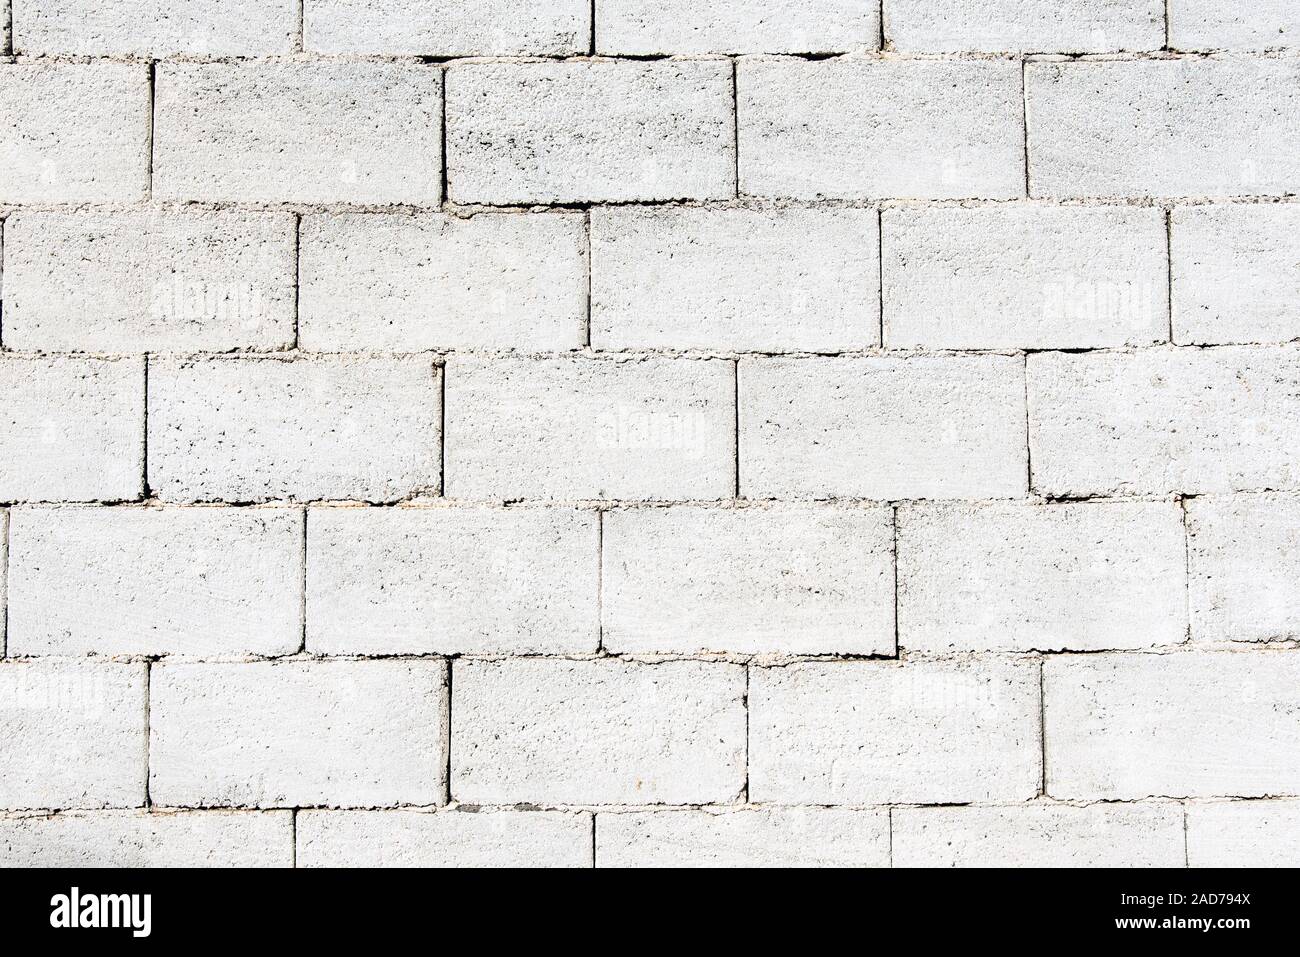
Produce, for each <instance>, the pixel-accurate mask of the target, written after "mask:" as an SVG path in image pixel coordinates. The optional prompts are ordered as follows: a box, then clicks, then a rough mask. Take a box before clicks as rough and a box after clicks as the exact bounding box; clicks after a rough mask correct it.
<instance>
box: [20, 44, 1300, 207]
mask: <svg viewBox="0 0 1300 957" xmlns="http://www.w3.org/2000/svg"><path fill="white" fill-rule="evenodd" d="M0 69H2V70H3V75H4V77H5V82H4V83H3V85H0V119H3V121H4V123H3V128H4V129H6V130H10V131H11V132H9V133H8V134H6V135H5V136H3V137H0V150H3V152H4V154H5V158H6V160H7V162H6V163H5V164H4V167H3V173H2V174H0V202H5V203H59V202H88V201H97V202H123V201H130V200H141V199H144V198H146V196H148V195H150V194H152V196H153V197H154V198H157V199H163V200H177V201H196V200H197V201H208V202H221V201H225V202H232V201H235V202H289V203H353V204H377V205H392V204H404V205H414V206H422V207H430V206H433V207H436V206H438V205H439V204H440V203H441V201H442V200H443V199H444V193H443V183H442V179H443V173H444V156H443V150H442V141H443V138H444V130H443V115H444V112H445V116H446V129H445V140H446V157H445V174H446V183H447V191H446V198H447V199H450V200H451V201H453V202H456V203H465V204H476V203H477V204H489V205H507V206H508V205H529V204H543V203H546V204H554V203H591V202H627V201H639V202H646V201H664V200H674V199H677V200H715V199H727V198H730V197H735V196H736V195H737V192H738V191H739V194H741V195H746V196H760V197H775V198H802V199H826V198H843V199H887V198H912V199H962V198H983V199H1014V198H1017V197H1021V196H1025V195H1026V194H1028V195H1030V196H1034V197H1056V198H1072V197H1101V196H1105V197H1131V198H1142V197H1168V198H1178V197H1201V196H1210V197H1228V196H1281V195H1288V194H1294V193H1295V191H1296V189H1297V186H1300V121H1297V120H1296V116H1297V115H1300V111H1298V110H1297V109H1296V100H1297V97H1298V96H1300V94H1297V92H1296V91H1297V89H1300V84H1298V83H1297V80H1298V79H1300V64H1298V63H1297V61H1296V60H1295V59H1294V58H1279V57H1227V58H1223V59H1211V60H1205V59H1199V58H1198V59H1188V58H1178V59H1169V60H1135V61H1133V60H1120V61H1115V60H1108V61H1077V62H1033V63H1029V64H1028V65H1027V66H1025V67H1024V68H1023V69H1022V66H1021V64H1020V63H1019V62H1017V61H1011V60H949V61H943V60H926V59H917V60H906V59H902V60H893V59H886V60H881V59H859V58H841V59H830V60H816V61H809V60H804V59H792V58H771V57H756V58H742V59H741V60H739V61H738V62H737V63H736V65H735V66H734V76H733V66H732V64H731V63H730V62H728V61H725V60H716V59H714V60H708V59H705V60H689V59H685V60H668V61H659V62H638V61H571V62H550V63H519V62H498V63H467V64H454V65H452V66H449V67H447V68H445V72H446V76H445V83H444V76H443V70H444V68H443V67H440V66H437V65H422V64H409V63H393V62H374V61H335V60H318V61H312V62H287V61H274V62H267V61H261V62H246V63H176V62H163V63H161V64H160V65H158V67H157V69H156V76H155V77H154V79H153V81H152V83H153V89H152V93H151V89H150V82H151V81H150V70H149V68H148V67H146V66H145V65H143V64H135V63H121V62H104V61H98V62H91V63H67V62H21V63H16V64H10V65H5V66H3V67H2V68H0ZM444 88H445V104H444V102H443V101H444ZM151 99H152V103H151V102H150V101H151ZM151 106H152V111H151V109H150V108H151ZM151 112H152V116H153V120H152V122H151V121H150V116H151ZM523 117H527V122H526V123H525V122H521V118H523ZM17 130H21V131H22V134H21V135H18V134H17V133H16V132H14V131H17ZM865 140H869V141H870V142H871V143H872V149H871V150H862V149H860V144H861V143H862V142H863V141H865ZM1026 160H1027V161H1028V167H1026Z"/></svg>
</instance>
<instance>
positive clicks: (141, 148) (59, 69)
mask: <svg viewBox="0 0 1300 957" xmlns="http://www.w3.org/2000/svg"><path fill="white" fill-rule="evenodd" d="M148 188H149V69H148V67H147V66H145V65H144V64H143V63H110V62H105V61H100V62H92V63H67V62H57V61H54V62H42V61H35V62H24V63H7V64H2V65H0V202H3V203H91V202H99V203H129V202H134V201H136V200H140V199H144V197H145V196H146V193H147V190H148Z"/></svg>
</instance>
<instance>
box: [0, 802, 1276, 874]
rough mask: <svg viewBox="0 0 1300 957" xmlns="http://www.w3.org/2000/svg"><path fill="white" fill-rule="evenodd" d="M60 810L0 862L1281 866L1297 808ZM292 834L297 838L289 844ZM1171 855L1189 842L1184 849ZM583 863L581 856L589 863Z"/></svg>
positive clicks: (20, 837) (0, 829) (14, 843)
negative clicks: (175, 811)
mask: <svg viewBox="0 0 1300 957" xmlns="http://www.w3.org/2000/svg"><path fill="white" fill-rule="evenodd" d="M592 818H593V815H591V814H589V813H586V812H564V811H478V812H477V813H465V812H462V811H437V812H429V811H331V810H304V811H299V812H298V813H297V814H296V815H294V814H293V813H292V812H289V811H236V812H229V811H202V812H180V813H155V814H142V813H139V812H132V811H103V812H68V813H63V814H59V815H57V816H53V817H9V818H0V863H3V864H4V865H6V866H11V867H12V866H79V867H97V866H112V865H115V866H134V867H169V866H172V867H184V866H230V867H257V866H263V867H265V866H279V867H287V866H290V864H291V863H293V861H294V860H295V858H296V861H297V864H298V866H300V867H328V866H388V867H396V866H406V867H419V866H424V867H437V866H444V867H446V866H459V867H470V866H498V867H526V866H532V867H590V866H591V865H592V864H593V863H594V864H595V865H596V866H599V867H629V866H664V867H670V866H695V867H725V866H730V867H746V866H748V867H774V866H784V867H798V866H804V867H816V866H822V867H824V866H841V867H880V866H887V865H888V864H890V863H891V861H892V863H893V865H894V866H895V867H943V866H967V867H995V866H1021V867H1034V866H1038V867H1061V866H1075V867H1180V866H1182V865H1183V864H1184V862H1186V863H1190V864H1191V865H1192V866H1193V867H1234V866H1240V865H1242V864H1243V863H1245V862H1250V863H1252V864H1256V865H1259V864H1261V863H1262V864H1263V865H1265V866H1269V865H1271V866H1286V864H1287V863H1288V862H1289V861H1290V860H1291V859H1292V857H1293V856H1294V854H1295V853H1296V850H1297V845H1296V842H1295V841H1294V839H1289V838H1286V837H1284V835H1285V834H1286V833H1287V829H1288V828H1289V829H1290V833H1292V834H1294V833H1295V829H1296V826H1297V823H1300V802H1297V801H1235V802H1204V803H1201V802H1197V803H1189V804H1187V805H1186V806H1185V807H1183V806H1180V805H1179V804H1173V803H1151V804H1099V805H1092V806H1090V807H1074V806H1071V805H1065V804H1051V803H1031V804H1022V805H1014V806H985V807H979V806H972V807H929V808H924V807H922V808H907V807H900V808H895V809H893V810H892V812H890V811H887V810H885V809H875V808H862V809H840V808H746V809H743V810H736V811H717V810H665V811H651V812H644V811H641V812H638V811H631V812H601V813H597V814H596V815H594V818H595V820H594V821H593V820H592ZM295 828H296V841H295V833H294V832H295ZM1184 844H1185V845H1186V846H1185V847H1184ZM593 852H594V853H593Z"/></svg>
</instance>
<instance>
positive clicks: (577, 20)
mask: <svg viewBox="0 0 1300 957" xmlns="http://www.w3.org/2000/svg"><path fill="white" fill-rule="evenodd" d="M12 4H13V45H14V49H15V50H16V51H17V52H21V53H32V54H38V53H60V54H90V55H100V54H110V53H111V54H134V55H152V56H165V55H169V54H175V53H190V54H202V55H209V56H221V55H259V54H271V53H288V52H291V51H293V50H294V49H297V48H299V47H300V46H301V48H305V49H306V50H308V51H311V52H318V53H329V54H340V53H352V54H423V55H436V56H485V55H494V56H513V55H521V54H532V55H537V56H565V55H571V54H583V53H587V52H588V51H589V50H593V49H594V51H595V52H598V53H602V54H613V55H634V56H645V55H652V54H669V53H754V52H758V53H829V52H843V51H848V50H875V49H878V48H879V45H880V42H881V38H882V37H883V38H884V40H885V41H886V42H887V44H888V47H889V48H890V49H892V50H899V51H904V52H906V51H917V52H942V51H961V50H972V51H994V52H998V51H1010V52H1036V51H1049V52H1060V53H1104V52H1110V51H1117V50H1137V51H1155V50H1160V49H1162V48H1163V47H1165V45H1166V43H1168V44H1169V45H1171V46H1172V47H1173V48H1175V49H1185V50H1199V49H1224V48H1227V49H1270V48H1276V47H1285V46H1292V47H1293V46H1295V45H1296V42H1297V36H1300V15H1297V13H1296V11H1295V8H1294V6H1293V5H1292V4H1290V3H1288V2H1287V0H1255V2H1253V3H1250V4H1248V5H1236V4H1225V3H1222V2H1219V0H1171V2H1170V3H1168V4H1166V3H1164V2H1163V0H1092V2H1088V0H1064V2H1063V0H1030V2H1023V0H1022V2H1012V0H994V2H988V3H982V4H938V5H936V4H933V3H929V2H926V0H884V2H883V4H877V3H874V2H865V0H805V2H802V3H799V4H797V5H795V6H791V5H790V4H788V3H785V2H782V0H720V2H716V3H712V4H708V5H706V6H701V5H699V4H695V3H690V2H687V0H649V2H647V0H597V2H596V3H595V4H594V10H595V21H594V23H593V21H592V10H593V5H592V4H590V3H588V2H587V0H548V2H547V3H545V4H539V5H526V6H522V7H521V6H520V5H518V4H515V3H509V2H506V0H456V2H452V3H442V4H439V5H438V6H437V7H436V8H432V9H431V8H430V7H429V6H428V5H427V4H423V3H420V2H419V0H383V2H381V0H305V2H303V3H302V4H301V8H302V9H301V23H300V21H299V12H298V5H297V4H295V3H293V2H291V0H258V2H255V3H236V2H235V0H190V2H188V3H186V4H185V5H184V6H183V7H182V8H181V9H179V10H178V9H176V8H175V7H174V6H173V5H171V4H168V3H165V2H163V0H12ZM1166 8H1168V9H1167V11H1166ZM882 10H883V12H884V22H883V29H882V23H881V19H880V16H881V11H882ZM1166 13H1167V15H1168V24H1167V26H1166ZM593 44H594V47H593Z"/></svg>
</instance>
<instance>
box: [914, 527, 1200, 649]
mask: <svg viewBox="0 0 1300 957" xmlns="http://www.w3.org/2000/svg"><path fill="white" fill-rule="evenodd" d="M898 523H899V527H898V644H899V646H900V647H901V648H905V649H908V650H911V651H927V652H947V651H952V650H965V651H1030V650H1069V651H1096V650H1101V649H1109V648H1141V647H1147V646H1151V645H1172V644H1178V643H1179V642H1181V641H1183V640H1184V639H1185V638H1186V637H1187V593H1186V586H1185V584H1184V582H1185V578H1186V555H1185V543H1184V540H1183V538H1184V536H1183V521H1182V511H1181V509H1180V508H1179V507H1178V504H1177V503H1176V502H1102V503H1079V504H1065V503H1062V504H1054V505H1023V504H1020V503H1015V504H1001V503H991V504H985V505H956V504H954V505H916V506H903V507H901V508H900V509H899V513H898Z"/></svg>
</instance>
